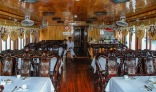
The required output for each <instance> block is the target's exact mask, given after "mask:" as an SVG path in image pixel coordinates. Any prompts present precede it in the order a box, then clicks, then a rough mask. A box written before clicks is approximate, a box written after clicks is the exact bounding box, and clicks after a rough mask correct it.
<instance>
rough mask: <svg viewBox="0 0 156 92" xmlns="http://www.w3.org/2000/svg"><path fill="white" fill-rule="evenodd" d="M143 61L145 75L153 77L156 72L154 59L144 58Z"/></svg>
mask: <svg viewBox="0 0 156 92" xmlns="http://www.w3.org/2000/svg"><path fill="white" fill-rule="evenodd" d="M144 59H145V61H144V63H145V75H148V76H151V75H155V72H156V68H155V67H156V66H155V63H156V61H155V59H154V58H153V57H147V58H144Z"/></svg>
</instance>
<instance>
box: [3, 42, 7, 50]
mask: <svg viewBox="0 0 156 92" xmlns="http://www.w3.org/2000/svg"><path fill="white" fill-rule="evenodd" d="M6 44H7V42H6V41H3V40H2V51H3V50H6V49H7V48H6Z"/></svg>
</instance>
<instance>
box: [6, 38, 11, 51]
mask: <svg viewBox="0 0 156 92" xmlns="http://www.w3.org/2000/svg"><path fill="white" fill-rule="evenodd" d="M10 41H11V39H10V36H8V39H7V49H10Z"/></svg>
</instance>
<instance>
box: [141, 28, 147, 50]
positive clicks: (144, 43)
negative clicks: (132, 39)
mask: <svg viewBox="0 0 156 92" xmlns="http://www.w3.org/2000/svg"><path fill="white" fill-rule="evenodd" d="M144 31H145V34H144V38H143V39H142V47H141V49H142V50H144V49H146V29H145V30H144Z"/></svg>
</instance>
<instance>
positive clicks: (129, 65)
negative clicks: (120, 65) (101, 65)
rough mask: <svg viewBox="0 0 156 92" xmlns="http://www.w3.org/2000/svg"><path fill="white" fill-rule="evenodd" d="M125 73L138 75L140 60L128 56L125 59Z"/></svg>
mask: <svg viewBox="0 0 156 92" xmlns="http://www.w3.org/2000/svg"><path fill="white" fill-rule="evenodd" d="M124 64H125V66H124V67H125V73H127V74H128V75H137V68H138V67H137V65H138V60H137V59H136V58H135V57H127V58H125V60H124Z"/></svg>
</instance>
